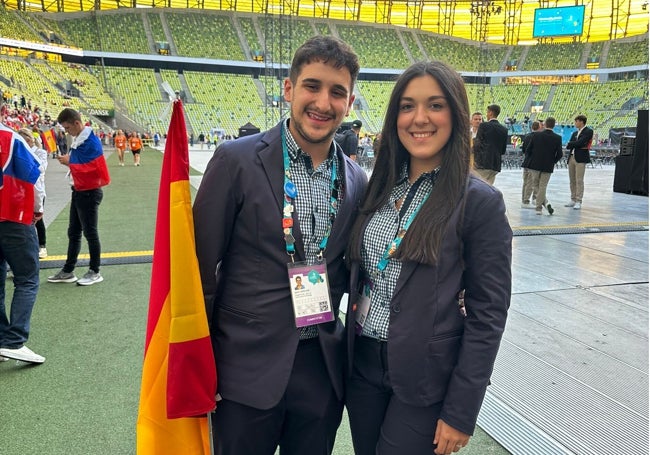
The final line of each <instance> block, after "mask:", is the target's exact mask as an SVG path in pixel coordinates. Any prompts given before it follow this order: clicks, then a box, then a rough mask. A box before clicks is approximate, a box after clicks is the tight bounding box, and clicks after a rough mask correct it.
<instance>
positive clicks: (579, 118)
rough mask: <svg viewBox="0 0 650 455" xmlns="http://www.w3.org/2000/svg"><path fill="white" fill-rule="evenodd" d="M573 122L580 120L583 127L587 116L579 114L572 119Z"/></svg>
mask: <svg viewBox="0 0 650 455" xmlns="http://www.w3.org/2000/svg"><path fill="white" fill-rule="evenodd" d="M573 120H580V121H581V122H582V123H584V124H585V125H586V124H587V116H586V115H582V114H580V115H578V116H576V118H574V119H573Z"/></svg>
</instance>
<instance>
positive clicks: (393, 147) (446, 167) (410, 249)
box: [347, 61, 470, 264]
mask: <svg viewBox="0 0 650 455" xmlns="http://www.w3.org/2000/svg"><path fill="white" fill-rule="evenodd" d="M423 76H431V77H433V78H434V79H435V80H436V81H437V82H438V84H439V85H440V88H441V89H442V91H443V92H444V95H445V97H446V98H447V103H448V105H449V109H450V111H451V116H452V125H453V127H452V131H451V136H450V138H449V141H448V142H447V144H446V145H445V147H444V149H443V150H442V151H441V153H442V162H441V165H440V174H439V175H438V177H437V179H436V183H435V185H434V188H433V191H432V192H431V195H430V196H429V199H428V200H427V201H426V203H425V204H424V205H423V206H422V208H421V209H420V212H419V213H418V215H417V216H416V217H415V219H414V220H413V223H412V224H411V227H410V228H409V230H408V233H407V234H406V236H405V237H404V239H403V240H402V244H401V245H400V247H399V249H398V250H397V252H396V254H395V255H394V256H393V257H395V258H396V259H399V260H406V261H416V262H421V263H427V264H435V263H436V262H437V260H438V255H439V252H440V242H441V240H442V237H443V235H444V232H445V229H446V227H447V222H448V220H449V218H450V217H451V215H452V213H453V211H454V209H455V208H456V207H457V205H458V204H459V203H461V197H462V195H463V193H464V190H465V184H466V182H467V177H468V174H469V154H470V133H469V126H470V122H469V102H468V100H467V92H466V90H465V84H464V82H463V79H462V78H461V76H460V75H459V74H458V73H457V72H456V71H455V70H454V69H453V68H451V67H450V66H449V65H447V64H445V63H442V62H438V61H432V62H418V63H414V64H413V65H411V66H410V67H409V68H408V69H406V71H404V72H403V73H402V74H401V75H400V76H399V77H398V78H397V81H396V82H395V87H394V88H393V92H392V94H391V96H390V100H389V101H388V107H387V109H386V117H385V119H384V127H383V129H382V133H381V143H380V146H379V151H378V152H377V158H376V162H375V167H374V169H373V172H372V177H371V178H370V182H369V183H368V190H367V192H366V196H365V199H364V201H363V203H362V205H361V208H360V211H359V217H358V218H357V220H356V223H355V225H354V227H353V229H352V234H351V238H350V246H349V248H348V255H347V256H348V258H349V259H350V260H360V259H361V241H362V239H363V226H364V225H365V224H366V220H367V219H368V218H369V217H371V216H372V215H373V213H375V212H376V211H377V210H379V209H380V208H381V207H382V206H383V205H384V204H386V202H387V201H388V198H389V196H390V193H391V191H392V190H393V187H394V186H395V183H396V182H397V180H398V179H399V176H400V175H399V174H400V170H401V169H402V166H403V165H404V163H408V162H409V158H410V155H409V152H408V151H407V150H406V148H404V146H403V145H402V142H401V141H400V140H399V137H398V135H397V116H398V113H399V106H400V100H401V98H402V96H403V94H404V91H405V90H406V86H407V85H408V84H409V82H411V80H412V79H414V78H417V77H423Z"/></svg>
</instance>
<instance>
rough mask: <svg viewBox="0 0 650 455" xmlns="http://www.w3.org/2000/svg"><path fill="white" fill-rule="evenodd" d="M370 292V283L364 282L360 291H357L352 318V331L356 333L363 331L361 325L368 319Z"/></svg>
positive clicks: (359, 333)
mask: <svg viewBox="0 0 650 455" xmlns="http://www.w3.org/2000/svg"><path fill="white" fill-rule="evenodd" d="M371 293H372V285H371V284H370V283H364V284H363V285H362V286H361V292H360V293H359V296H358V300H357V303H356V304H355V308H354V310H355V318H354V322H355V323H354V332H355V333H356V334H357V335H361V332H362V331H363V326H364V324H365V323H366V320H367V319H368V313H369V312H370V297H371Z"/></svg>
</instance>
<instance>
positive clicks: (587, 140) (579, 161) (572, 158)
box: [565, 115, 594, 210]
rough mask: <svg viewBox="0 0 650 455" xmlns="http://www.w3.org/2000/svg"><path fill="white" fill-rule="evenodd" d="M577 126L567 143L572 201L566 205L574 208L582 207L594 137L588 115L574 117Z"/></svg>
mask: <svg viewBox="0 0 650 455" xmlns="http://www.w3.org/2000/svg"><path fill="white" fill-rule="evenodd" d="M574 124H575V126H576V128H577V130H576V131H574V132H573V134H572V135H571V139H569V142H568V143H567V145H566V148H567V149H568V150H569V157H568V158H567V165H568V168H569V188H570V189H571V202H569V203H567V204H566V205H565V207H573V209H574V210H580V209H581V208H582V196H583V194H584V191H585V168H586V167H587V163H591V158H590V157H589V149H590V148H591V141H592V140H593V139H594V131H593V130H592V129H591V128H589V127H588V126H587V117H586V116H584V115H578V116H577V117H576V118H575V119H574Z"/></svg>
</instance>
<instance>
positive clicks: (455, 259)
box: [346, 176, 512, 434]
mask: <svg viewBox="0 0 650 455" xmlns="http://www.w3.org/2000/svg"><path fill="white" fill-rule="evenodd" d="M466 195H467V196H466V200H465V202H464V203H463V202H462V201H458V205H457V208H456V210H455V211H454V213H453V214H452V216H451V218H450V220H449V222H448V224H447V229H446V232H445V234H444V237H443V238H442V241H441V252H440V255H439V257H440V260H439V262H438V264H437V265H435V266H431V265H426V264H420V263H415V262H404V263H403V264H402V270H401V273H400V275H399V278H398V280H397V285H396V287H395V291H394V293H393V298H392V300H391V303H390V309H391V311H390V321H389V330H388V376H389V377H390V383H391V385H392V387H393V391H394V393H395V395H396V396H397V398H398V399H399V400H400V401H401V402H403V403H406V404H409V405H412V406H429V405H432V404H434V403H438V402H442V411H441V415H440V416H441V418H442V419H443V420H444V421H445V422H446V423H447V424H449V425H451V426H453V427H454V428H456V429H458V430H460V431H462V432H464V433H467V434H472V433H473V431H474V426H475V424H476V419H477V417H478V412H479V410H480V407H481V404H482V402H483V397H484V395H485V391H486V388H487V385H488V381H489V379H490V375H491V373H492V369H493V366H494V361H495V358H496V355H497V351H498V349H499V344H500V342H501V335H502V334H503V330H504V327H505V324H506V317H507V311H508V307H509V305H510V294H511V280H512V273H511V259H512V230H511V228H510V225H509V224H508V219H507V217H506V208H505V204H504V202H503V196H502V194H501V193H500V192H499V191H498V190H497V189H496V188H494V187H493V186H491V185H489V184H487V183H485V182H484V181H482V180H481V179H479V178H478V177H475V176H470V177H469V182H468V186H467V190H466ZM463 209H464V210H463ZM351 276H352V280H351V281H352V286H353V289H357V282H358V279H359V264H356V263H355V264H353V267H352V268H351ZM461 289H465V306H466V308H467V317H466V318H463V317H462V316H461V314H460V311H459V307H458V301H457V296H458V292H459V291H460V290H461ZM358 297H359V296H358V293H357V292H353V293H351V295H350V303H349V304H348V313H347V315H346V328H347V334H348V369H349V371H352V370H351V368H352V362H353V352H354V340H355V335H354V321H355V315H354V311H353V310H352V309H353V308H354V304H355V303H356V301H357V300H358ZM431 425H435V422H431Z"/></svg>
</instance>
